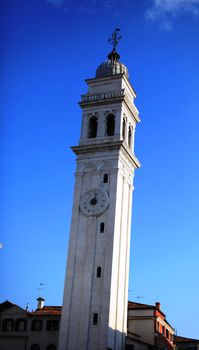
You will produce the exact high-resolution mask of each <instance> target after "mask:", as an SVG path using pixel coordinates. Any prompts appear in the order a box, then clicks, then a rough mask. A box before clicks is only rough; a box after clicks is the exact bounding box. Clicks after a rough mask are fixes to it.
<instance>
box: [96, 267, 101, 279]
mask: <svg viewBox="0 0 199 350" xmlns="http://www.w3.org/2000/svg"><path fill="white" fill-rule="evenodd" d="M96 277H97V278H101V277H102V268H101V266H98V267H97V273H96Z"/></svg>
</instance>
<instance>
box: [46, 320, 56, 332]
mask: <svg viewBox="0 0 199 350" xmlns="http://www.w3.org/2000/svg"><path fill="white" fill-rule="evenodd" d="M46 329H47V331H58V330H59V320H48V321H47V326H46Z"/></svg>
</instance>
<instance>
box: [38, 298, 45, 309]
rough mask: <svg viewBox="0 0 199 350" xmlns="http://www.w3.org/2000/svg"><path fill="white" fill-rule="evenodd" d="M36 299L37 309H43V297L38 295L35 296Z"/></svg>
mask: <svg viewBox="0 0 199 350" xmlns="http://www.w3.org/2000/svg"><path fill="white" fill-rule="evenodd" d="M37 301H38V303H37V309H43V307H44V301H45V299H43V298H41V297H39V298H37Z"/></svg>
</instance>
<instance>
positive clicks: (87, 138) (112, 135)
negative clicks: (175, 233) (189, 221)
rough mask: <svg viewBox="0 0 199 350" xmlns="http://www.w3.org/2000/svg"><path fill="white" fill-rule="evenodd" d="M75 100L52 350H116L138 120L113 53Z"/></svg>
mask: <svg viewBox="0 0 199 350" xmlns="http://www.w3.org/2000/svg"><path fill="white" fill-rule="evenodd" d="M86 83H87V85H88V92H87V93H86V94H85V95H82V99H81V102H80V106H81V108H82V128H81V137H80V141H79V145H78V146H76V147H72V149H73V151H74V153H75V154H76V155H77V168H76V181H75V190H74V202H73V211H72V221H71V230H70V241H69V248H68V260H67V270H66V280H65V289H64V302H63V312H62V319H61V329H60V337H59V350H66V349H67V350H80V349H81V350H93V349H95V350H107V349H112V350H116V349H117V350H122V349H124V347H125V336H126V328H127V304H128V277H129V254H130V230H131V208H132V191H133V176H134V171H135V169H136V168H138V167H139V166H140V164H139V161H138V160H137V158H136V157H135V154H134V134H135V128H136V124H137V123H138V122H139V121H140V120H139V117H138V111H137V109H136V107H135V105H134V99H135V97H136V94H135V91H134V89H133V87H132V85H131V84H130V81H129V77H128V70H127V68H126V67H125V66H124V65H123V64H122V63H120V62H119V55H118V53H117V52H116V50H115V47H114V48H113V51H112V52H111V53H110V54H109V56H108V60H107V61H106V62H104V63H102V64H101V65H100V66H99V67H98V69H97V71H96V76H95V78H92V79H87V80H86Z"/></svg>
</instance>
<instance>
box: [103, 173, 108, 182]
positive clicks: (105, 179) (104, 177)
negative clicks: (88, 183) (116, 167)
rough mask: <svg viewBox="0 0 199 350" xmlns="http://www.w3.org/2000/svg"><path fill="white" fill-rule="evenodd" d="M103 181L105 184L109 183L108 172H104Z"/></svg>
mask: <svg viewBox="0 0 199 350" xmlns="http://www.w3.org/2000/svg"><path fill="white" fill-rule="evenodd" d="M103 183H104V184H107V183H108V174H104V176H103Z"/></svg>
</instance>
